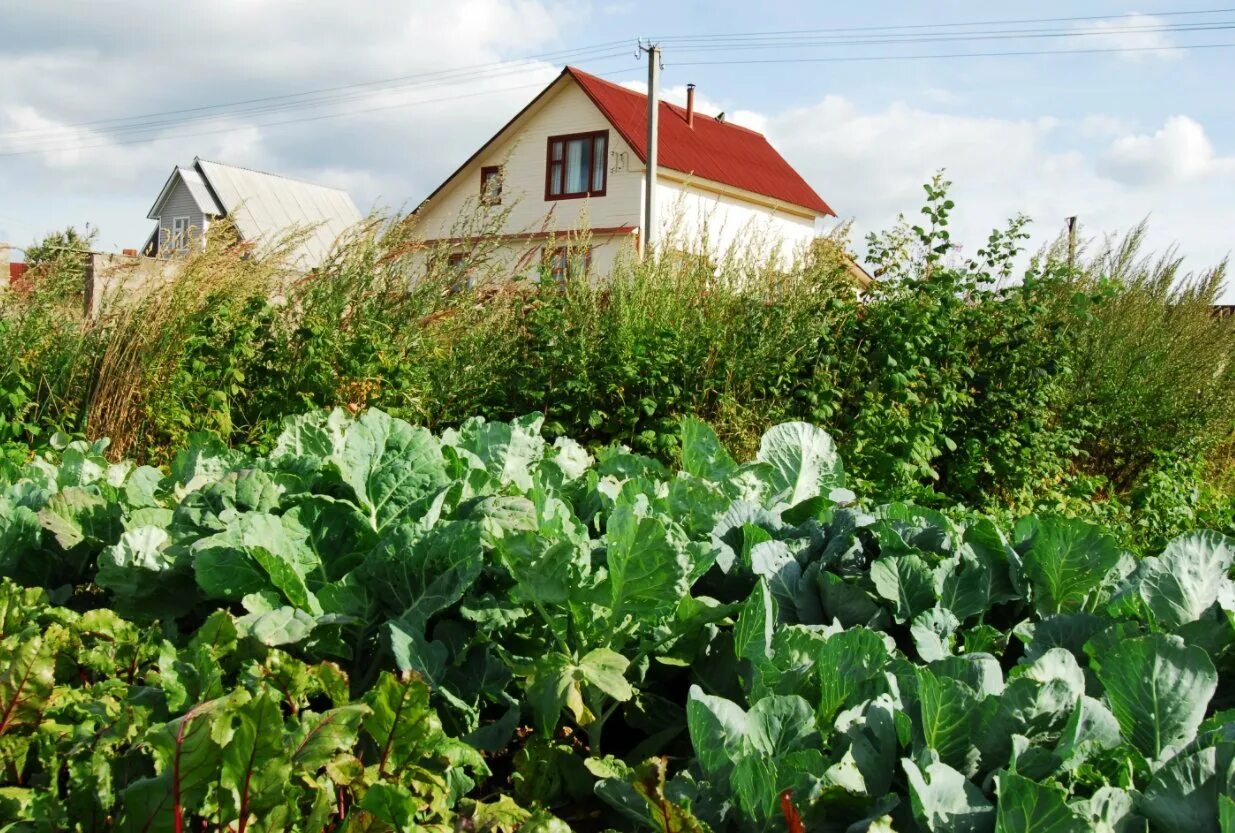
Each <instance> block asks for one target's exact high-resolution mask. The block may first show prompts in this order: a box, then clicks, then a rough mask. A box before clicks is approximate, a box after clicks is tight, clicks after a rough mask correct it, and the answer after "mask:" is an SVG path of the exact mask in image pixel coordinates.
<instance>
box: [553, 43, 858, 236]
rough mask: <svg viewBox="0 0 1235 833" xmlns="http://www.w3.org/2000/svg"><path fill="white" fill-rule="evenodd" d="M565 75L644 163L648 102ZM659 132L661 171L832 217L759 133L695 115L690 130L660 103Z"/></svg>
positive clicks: (682, 113)
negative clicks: (664, 169)
mask: <svg viewBox="0 0 1235 833" xmlns="http://www.w3.org/2000/svg"><path fill="white" fill-rule="evenodd" d="M565 71H566V72H567V73H569V75H570V76H571V77H572V78H573V79H574V80H575V81H576V82H577V83H578V84H579V86H580V87H582V88H583V91H584V92H586V93H587V94H588V96H589V97H590V98H591V99H592V101H593V102H594V103H595V104H596V106H597V107H598V108H599V109H600V111H601V112H602V113H604V115H605V117H606V118H607V119H608V120H609V121H610V122H611V123H612V124H613V126H614V127H615V128H617V131H618V132H619V133H621V134H622V138H623V139H625V140H626V143H627V144H629V145H630V146H631V148H632V149H633V150H634V151H635V153H636V154H638V156H639V159H640V160H641V161H643V162H645V163H646V162H647V129H648V128H647V124H648V120H647V106H648V104H647V96H646V95H643V94H641V93H637V92H635V91H634V90H629V89H627V88H626V87H623V86H620V85H618V84H614V83H613V82H611V81H605V80H604V79H602V78H597V77H596V76H595V75H589V74H588V73H586V72H583V71H582V70H578V69H575V68H574V67H567V68H566V70H565ZM659 128H660V130H659V133H660V135H659V137H658V138H659V140H660V146H659V149H658V157H659V158H658V160H657V162H658V164H659V166H660V167H662V168H668V169H670V170H674V171H681V172H682V173H685V174H690V175H692V176H697V177H701V178H703V179H710V180H712V181H713V182H719V183H721V184H723V185H729V186H731V187H733V188H740V189H742V190H743V191H750V192H752V193H755V194H762V195H763V196H765V197H772V198H773V199H777V200H780V201H782V202H786V203H789V204H790V205H796V206H800V207H802V208H807V209H810V210H811V211H814V212H816V213H818V214H830V215H833V216H835V214H836V212H834V211H833V210H832V209H831V207H830V206H829V205H828V204H827V203H826V202H824V201H823V198H822V197H820V196H819V195H818V194H817V193H815V190H814V189H813V188H811V187H810V186H809V185H808V184H807V183H806V180H804V179H802V176H801V175H800V174H799V173H798V172H797V171H795V170H794V169H793V167H792V166H791V165H790V164H789V163H788V162H786V161H785V158H784V157H783V156H781V155H780V153H778V152H777V151H776V149H775V148H774V147H772V145H771V144H770V143H769V142H768V140H767V139H766V138H765V137H764V136H763V134H761V133H756V132H755V131H754V130H750V129H748V128H745V127H739V126H738V125H736V124H731V123H729V122H723V121H718V120H717V119H715V118H714V117H712V116H704V115H701V114H700V113H698V112H696V113H695V126H694V127H693V128H691V127H689V126H688V125H687V124H686V110H685V109H683V108H681V107H677V106H675V105H673V104H669V103H667V102H665V101H661V102H660V121H659Z"/></svg>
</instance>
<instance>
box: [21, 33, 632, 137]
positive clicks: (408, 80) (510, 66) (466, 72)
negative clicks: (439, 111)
mask: <svg viewBox="0 0 1235 833" xmlns="http://www.w3.org/2000/svg"><path fill="white" fill-rule="evenodd" d="M629 43H630V41H629V40H620V41H609V42H607V43H600V44H592V45H590V46H581V47H575V48H572V49H565V50H558V51H556V52H544V53H540V54H537V55H528V56H524V57H520V58H513V59H510V60H508V61H495V62H492V63H488V64H472V65H468V66H462V67H453V68H451V69H446V70H434V71H432V72H423V73H416V74H412V75H403V76H395V77H392V78H384V79H379V80H375V81H361V82H356V83H352V84H340V85H336V86H332V87H322V88H319V89H315V90H306V91H302V92H297V93H286V94H282V95H269V96H261V97H258V98H249V99H241V100H237V101H230V102H220V103H216V104H203V105H198V106H194V107H185V108H181V109H178V110H164V111H158V112H151V113H144V114H139V115H132V116H115V117H111V118H105V119H92V120H89V121H82V122H73V123H69V124H65V125H61V126H60V128H58V129H64V130H68V129H74V128H85V127H95V126H98V125H105V124H120V123H123V122H129V121H138V120H147V119H156V118H163V117H166V116H175V115H181V114H187V113H201V112H203V111H208V110H226V109H228V108H233V107H243V106H246V105H254V104H265V103H270V102H277V101H292V100H295V99H308V98H312V97H314V96H321V95H323V94H327V93H337V92H342V91H347V90H357V89H363V88H374V91H382V90H384V89H387V88H391V87H398V86H404V85H422V84H427V85H432V84H433V83H436V82H448V81H455V80H459V79H460V78H462V79H463V80H467V79H469V78H470V77H471V76H473V75H476V74H484V73H489V72H494V71H497V72H498V73H499V74H504V71H505V70H515V71H526V70H528V69H533V68H535V67H527V66H525V65H526V64H528V63H530V62H533V61H548V60H554V61H557V60H569V59H581V58H590V57H591V56H592V55H594V54H596V53H597V52H600V51H612V50H614V49H615V48H616V47H618V46H623V45H627V46H628V45H629ZM620 54H627V53H626V51H623V52H622V53H620ZM43 132H47V131H45V130H41V129H31V130H21V131H11V132H9V133H0V139H3V138H16V137H18V136H23V135H26V134H30V133H43Z"/></svg>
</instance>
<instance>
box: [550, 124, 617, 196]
mask: <svg viewBox="0 0 1235 833" xmlns="http://www.w3.org/2000/svg"><path fill="white" fill-rule="evenodd" d="M545 155H546V163H545V199H547V200H568V199H574V198H577V197H603V196H604V194H605V178H606V171H607V169H608V167H609V131H608V130H597V131H594V132H592V133H573V134H570V135H567V136H550V137H549V145H548V148H547V149H546V153H545Z"/></svg>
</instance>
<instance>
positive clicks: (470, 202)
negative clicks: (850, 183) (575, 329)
mask: <svg viewBox="0 0 1235 833" xmlns="http://www.w3.org/2000/svg"><path fill="white" fill-rule="evenodd" d="M646 145H647V97H646V96H645V95H642V94H640V93H638V92H635V91H633V90H630V89H627V88H626V87H622V86H620V85H618V84H614V83H611V82H609V81H605V80H603V79H600V78H597V77H596V76H593V75H589V74H587V73H586V72H582V71H580V70H578V69H575V68H574V67H566V68H565V69H564V70H563V71H562V73H561V74H560V75H559V76H558V77H557V79H556V80H554V81H553V82H552V83H551V84H549V86H548V87H546V88H545V89H544V90H543V91H542V92H541V93H540V94H539V95H537V96H536V97H535V98H534V99H533V100H532V101H531V102H530V103H529V104H528V105H527V106H526V107H524V108H523V109H522V110H521V111H520V112H519V113H518V114H516V115H515V117H514V118H513V119H511V120H510V121H509V122H508V123H507V124H506V126H505V127H503V128H502V129H501V130H499V131H498V132H497V134H496V135H495V136H494V137H493V138H491V139H490V140H489V141H488V142H486V143H485V144H484V146H482V147H481V148H480V149H479V150H477V151H476V152H475V153H474V154H472V155H471V157H469V158H468V160H467V161H466V162H464V163H463V165H462V166H460V167H459V169H458V170H457V171H455V172H454V173H453V174H451V176H450V177H449V178H448V179H447V180H446V181H445V182H444V183H442V184H441V186H439V187H438V188H437V190H435V191H434V192H433V193H432V194H431V195H430V196H429V197H428V199H427V200H426V201H425V202H424V203H423V204H422V205H421V206H420V207H419V208H418V209H417V211H416V215H417V217H418V221H419V229H420V234H421V235H422V237H423V238H424V239H425V240H426V241H427V242H436V243H440V244H443V245H447V246H454V247H457V250H458V254H456V255H454V256H453V258H455V259H458V260H456V262H458V261H459V260H461V259H462V258H464V257H465V255H464V254H463V253H464V252H465V251H466V250H467V249H468V246H469V242H471V241H470V238H468V237H467V236H466V235H467V232H466V231H462V229H463V226H462V225H461V224H460V222H459V220H460V217H461V216H464V215H466V214H468V212H474V211H477V210H480V211H486V210H491V211H495V212H498V213H496V214H494V215H493V216H495V217H499V218H500V219H501V225H502V227H501V228H500V229H498V230H497V231H498V233H499V234H500V235H501V237H500V239H501V241H502V242H501V254H502V256H503V257H504V259H505V260H506V261H507V262H508V263H509V265H511V266H512V270H513V271H514V272H516V273H523V272H525V271H526V272H539V270H540V269H541V268H542V264H544V265H546V266H547V267H548V268H549V269H550V270H551V271H552V272H553V273H554V274H560V273H561V272H562V271H564V270H566V269H575V268H588V269H589V270H590V273H591V274H598V275H603V274H605V273H607V272H608V271H609V270H610V269H611V268H612V265H613V263H614V261H615V260H616V259H617V258H618V257H619V256H620V255H621V253H622V252H624V251H626V252H634V251H636V250H637V249H638V247H639V245H640V237H641V228H640V225H641V222H642V217H643V200H644V191H645V188H644V173H645V171H646ZM658 160H659V163H658V167H657V189H656V200H657V211H656V214H657V217H658V224H659V225H661V226H662V228H661V229H660V230H659V231H658V233H657V235H656V239H657V241H658V242H657V246H658V248H662V249H669V248H682V249H687V250H692V251H696V252H697V251H698V249H699V248H700V247H702V246H706V248H707V250H708V251H707V252H705V254H707V255H709V256H712V257H715V256H719V255H721V254H723V253H725V252H726V251H729V250H731V249H736V248H738V247H745V248H746V249H748V250H750V251H751V252H754V253H756V254H757V255H759V256H761V257H773V256H774V257H778V258H780V260H781V262H785V261H787V260H789V259H790V258H792V256H793V255H794V254H795V253H797V252H798V251H800V250H801V249H802V248H804V247H805V246H806V245H807V244H809V242H810V241H811V240H813V239H814V238H815V237H816V234H817V231H816V221H817V220H819V219H820V218H823V217H827V216H835V213H834V212H833V211H832V209H831V208H830V207H829V206H828V204H827V203H826V202H824V201H823V199H822V198H820V196H819V195H818V194H817V193H815V191H814V189H812V188H811V186H810V185H808V184H807V183H806V181H805V180H804V179H803V178H802V177H801V175H799V174H798V172H797V171H795V170H794V169H793V168H792V167H791V166H790V165H789V163H788V162H786V161H785V159H784V157H782V156H781V155H780V154H779V153H778V152H777V151H776V149H775V148H773V147H772V145H771V144H769V143H768V140H767V139H766V138H765V137H764V136H763V135H762V134H760V133H757V132H755V131H753V130H750V129H747V128H745V127H740V126H738V125H736V124H732V123H730V122H726V121H724V119H723V116H715V117H714V116H705V115H702V114H700V113H696V112H694V107H693V88H692V89H691V92H690V97H689V98H688V101H687V106H686V107H685V108H682V107H677V106H675V105H672V104H669V103H667V102H663V101H662V102H661V104H660V113H659V133H658ZM580 230H586V231H587V232H588V235H589V238H588V239H589V242H590V250H589V251H588V252H587V256H586V257H584V258H571V259H570V260H569V261H568V260H567V257H566V249H565V247H564V246H563V244H564V242H565V241H566V240H567V239H569V237H570V235H571V234H572V233H575V232H579V231H580Z"/></svg>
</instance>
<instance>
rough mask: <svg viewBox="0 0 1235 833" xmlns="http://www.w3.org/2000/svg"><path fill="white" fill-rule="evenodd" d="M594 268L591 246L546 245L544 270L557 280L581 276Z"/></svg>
mask: <svg viewBox="0 0 1235 833" xmlns="http://www.w3.org/2000/svg"><path fill="white" fill-rule="evenodd" d="M591 268H592V247H591V246H583V247H580V246H555V247H553V248H550V247H547V246H546V247H545V259H544V270H545V272H547V273H548V274H549V277H550V278H552V279H553V280H555V281H561V280H565V279H566V278H581V277H583V276H585V275H586V274H587V273H588V271H589V270H591Z"/></svg>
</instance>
